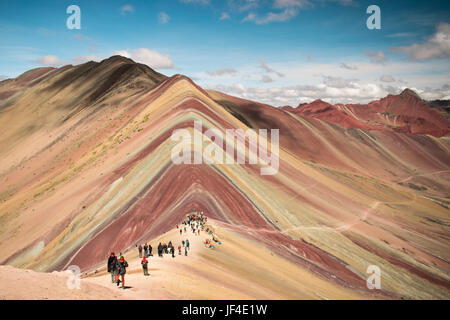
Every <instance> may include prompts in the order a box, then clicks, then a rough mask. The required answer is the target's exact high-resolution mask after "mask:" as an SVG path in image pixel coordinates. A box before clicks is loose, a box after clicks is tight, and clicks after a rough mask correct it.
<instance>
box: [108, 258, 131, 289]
mask: <svg viewBox="0 0 450 320" xmlns="http://www.w3.org/2000/svg"><path fill="white" fill-rule="evenodd" d="M126 268H128V262H127V261H126V260H125V258H124V257H123V255H122V253H120V257H119V259H117V257H116V255H115V254H114V252H111V254H110V256H109V258H108V272H109V273H110V274H111V282H112V283H114V282H115V283H116V284H117V286H119V284H120V283H122V288H125V274H126V273H127V269H126ZM120 278H122V279H120Z"/></svg>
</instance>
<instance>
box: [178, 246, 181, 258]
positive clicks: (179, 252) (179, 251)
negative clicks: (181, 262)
mask: <svg viewBox="0 0 450 320" xmlns="http://www.w3.org/2000/svg"><path fill="white" fill-rule="evenodd" d="M178 255H179V256H181V246H180V245H178Z"/></svg>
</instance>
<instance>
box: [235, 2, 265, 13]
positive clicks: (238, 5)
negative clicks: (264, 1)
mask: <svg viewBox="0 0 450 320" xmlns="http://www.w3.org/2000/svg"><path fill="white" fill-rule="evenodd" d="M227 2H228V6H229V7H230V9H232V10H237V11H239V12H244V11H249V10H254V9H256V8H258V7H259V0H228V1H227Z"/></svg>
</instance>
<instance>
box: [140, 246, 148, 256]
mask: <svg viewBox="0 0 450 320" xmlns="http://www.w3.org/2000/svg"><path fill="white" fill-rule="evenodd" d="M147 252H148V246H147V243H145V244H144V257H148V255H147ZM139 258H141V257H139Z"/></svg>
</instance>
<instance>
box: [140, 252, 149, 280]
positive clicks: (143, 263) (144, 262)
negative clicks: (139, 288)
mask: <svg viewBox="0 0 450 320" xmlns="http://www.w3.org/2000/svg"><path fill="white" fill-rule="evenodd" d="M141 264H142V270H143V271H144V276H148V275H149V274H148V268H147V265H148V260H147V258H146V257H145V256H144V258H142V261H141Z"/></svg>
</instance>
